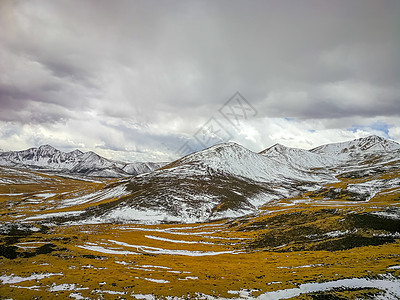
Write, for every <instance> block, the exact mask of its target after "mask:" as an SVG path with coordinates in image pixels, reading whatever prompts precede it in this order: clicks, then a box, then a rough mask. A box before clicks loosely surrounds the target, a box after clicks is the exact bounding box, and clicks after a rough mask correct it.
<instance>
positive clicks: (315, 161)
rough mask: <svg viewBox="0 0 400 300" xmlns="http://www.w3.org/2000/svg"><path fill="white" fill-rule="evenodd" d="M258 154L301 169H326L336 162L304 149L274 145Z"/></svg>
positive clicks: (333, 159)
mask: <svg viewBox="0 0 400 300" xmlns="http://www.w3.org/2000/svg"><path fill="white" fill-rule="evenodd" d="M260 154H262V155H264V156H266V157H269V158H272V159H275V160H277V161H286V163H287V164H290V165H293V166H295V167H298V168H301V169H313V168H322V167H328V166H332V165H334V164H335V163H337V162H338V161H337V159H335V158H334V157H331V156H327V155H324V154H319V153H313V152H311V151H308V150H305V149H299V148H290V147H286V146H283V145H281V144H275V145H273V146H272V147H270V148H267V149H265V150H263V151H261V152H260Z"/></svg>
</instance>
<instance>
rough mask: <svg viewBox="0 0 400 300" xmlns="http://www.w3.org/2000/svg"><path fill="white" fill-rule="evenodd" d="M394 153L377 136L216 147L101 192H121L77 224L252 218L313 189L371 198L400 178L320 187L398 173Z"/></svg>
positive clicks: (399, 162) (399, 160)
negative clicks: (307, 145)
mask: <svg viewBox="0 0 400 300" xmlns="http://www.w3.org/2000/svg"><path fill="white" fill-rule="evenodd" d="M399 154H400V145H399V144H398V143H396V142H394V141H390V140H387V139H384V138H381V137H378V136H369V137H366V138H360V139H356V140H353V141H349V142H343V143H335V144H328V145H323V146H320V147H317V148H314V149H311V150H304V149H296V148H289V147H285V146H283V145H280V144H276V145H274V146H272V147H270V148H268V149H265V150H263V151H261V152H260V153H255V152H252V151H250V150H249V149H246V148H245V147H243V146H240V145H238V144H236V143H224V144H219V145H215V146H212V147H210V148H208V149H205V150H203V151H200V152H197V153H193V154H190V155H188V156H185V157H183V158H181V159H178V160H176V161H174V162H172V163H170V164H167V165H165V166H164V167H162V168H160V169H158V170H155V171H153V172H150V173H146V174H141V175H138V176H135V177H132V178H130V179H124V180H121V181H120V182H118V183H115V184H113V185H112V186H109V187H107V188H106V189H105V190H104V192H107V193H113V192H112V191H113V190H114V191H118V192H119V193H120V197H119V198H118V199H116V200H114V201H111V202H108V203H107V204H106V205H102V204H100V205H97V206H93V207H90V208H88V209H86V210H85V212H83V213H82V214H81V215H80V216H78V217H77V218H75V220H85V222H95V223H96V222H137V221H138V222H155V223H159V222H165V221H166V222H188V223H190V222H205V221H210V220H215V219H221V218H226V217H240V216H243V215H247V214H252V213H256V212H257V211H258V209H259V208H260V207H262V206H265V205H268V204H269V203H274V201H275V200H279V199H284V198H289V197H294V196H296V195H303V194H305V193H310V192H313V193H315V195H319V197H322V198H329V199H331V198H333V199H335V197H337V198H339V197H342V198H343V197H344V198H345V199H347V200H349V201H368V200H369V199H371V198H372V197H373V196H374V195H375V194H376V193H377V192H379V191H380V190H381V189H382V188H388V186H390V185H392V186H393V187H397V186H400V181H399V180H397V181H396V180H389V181H387V180H386V181H385V180H380V181H379V180H378V181H377V180H375V181H371V182H370V183H368V182H361V181H360V183H359V184H358V183H357V184H346V185H345V186H344V187H343V188H337V189H333V190H329V191H326V189H325V188H324V186H325V185H327V184H330V183H337V182H339V181H340V180H339V179H338V178H345V177H346V176H347V177H348V178H351V177H352V176H353V177H354V176H355V177H357V176H358V177H363V176H364V177H365V176H366V175H365V174H373V173H374V172H376V173H378V174H379V173H382V172H397V171H398V169H399V167H400V155H399ZM396 170H397V171H396ZM358 177H357V178H358ZM305 198H307V197H305Z"/></svg>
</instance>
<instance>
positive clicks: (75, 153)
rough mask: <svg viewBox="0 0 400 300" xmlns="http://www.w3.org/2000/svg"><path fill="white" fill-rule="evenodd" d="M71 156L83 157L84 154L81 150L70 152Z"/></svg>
mask: <svg viewBox="0 0 400 300" xmlns="http://www.w3.org/2000/svg"><path fill="white" fill-rule="evenodd" d="M69 154H71V155H74V156H79V155H82V154H83V152H82V151H81V150H79V149H75V150H74V151H71V152H69Z"/></svg>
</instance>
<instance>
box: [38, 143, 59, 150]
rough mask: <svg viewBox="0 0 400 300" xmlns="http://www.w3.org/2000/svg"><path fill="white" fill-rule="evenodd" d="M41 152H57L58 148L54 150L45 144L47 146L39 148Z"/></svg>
mask: <svg viewBox="0 0 400 300" xmlns="http://www.w3.org/2000/svg"><path fill="white" fill-rule="evenodd" d="M38 149H39V150H40V151H55V150H57V149H56V148H54V147H53V146H51V145H49V144H45V145H41V146H39V148H38Z"/></svg>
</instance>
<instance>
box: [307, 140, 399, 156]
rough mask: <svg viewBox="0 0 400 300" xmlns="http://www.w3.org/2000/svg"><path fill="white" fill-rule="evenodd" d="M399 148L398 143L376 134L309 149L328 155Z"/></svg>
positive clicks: (385, 150)
mask: <svg viewBox="0 0 400 300" xmlns="http://www.w3.org/2000/svg"><path fill="white" fill-rule="evenodd" d="M399 149H400V144H399V143H397V142H395V141H391V140H388V139H385V138H383V137H380V136H377V135H370V136H367V137H364V138H359V139H355V140H352V141H347V142H341V143H332V144H326V145H322V146H319V147H316V148H314V149H311V150H310V151H311V152H313V153H318V154H329V155H346V154H347V155H350V156H351V155H356V154H362V153H376V152H390V151H395V150H399Z"/></svg>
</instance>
